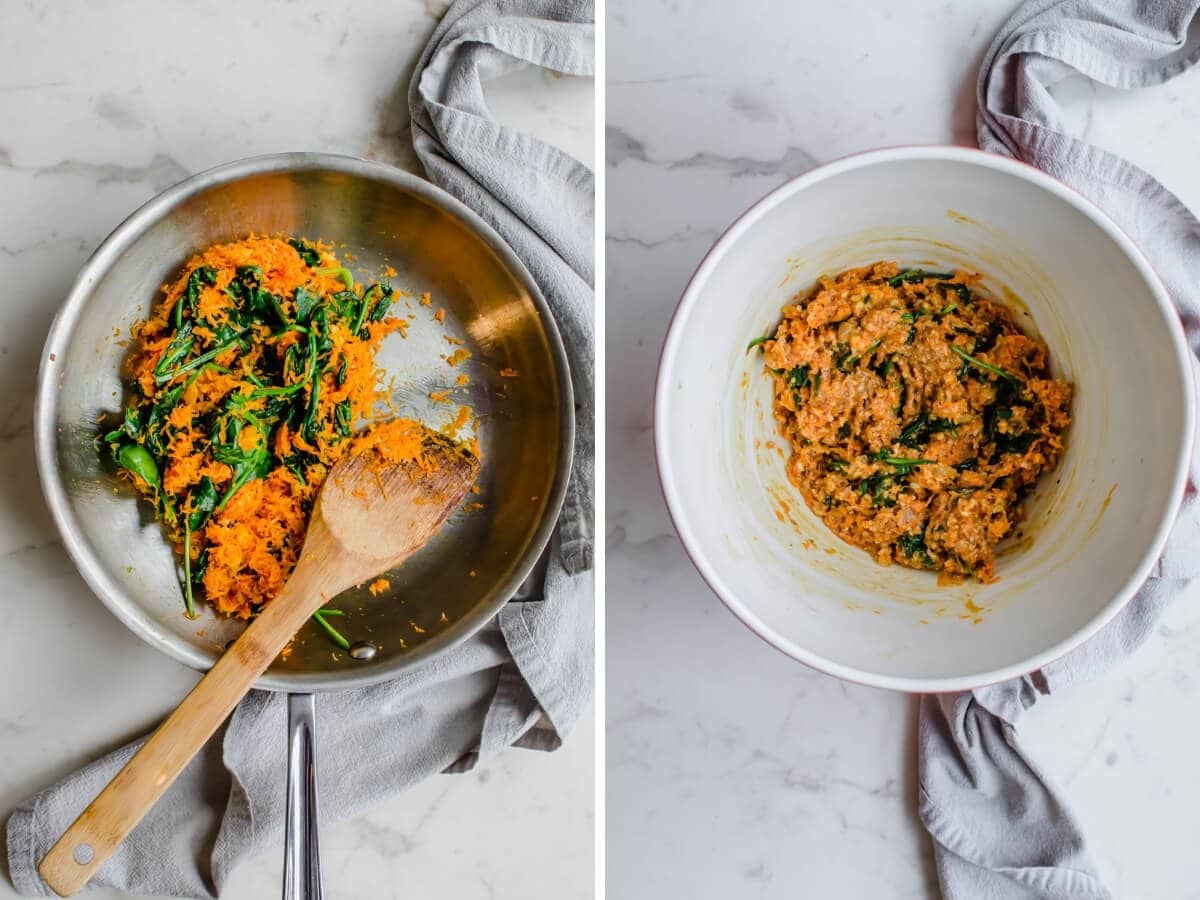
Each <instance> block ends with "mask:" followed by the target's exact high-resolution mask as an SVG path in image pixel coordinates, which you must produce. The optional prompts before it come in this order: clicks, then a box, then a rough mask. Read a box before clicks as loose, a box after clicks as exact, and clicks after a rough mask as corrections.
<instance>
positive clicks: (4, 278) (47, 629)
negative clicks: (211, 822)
mask: <svg viewBox="0 0 1200 900" xmlns="http://www.w3.org/2000/svg"><path fill="white" fill-rule="evenodd" d="M444 6H445V3H443V2H439V0H424V2H421V0H390V2H381V0H372V2H365V3H357V4H354V5H353V7H352V8H346V9H338V8H336V7H334V6H331V5H329V4H322V3H314V2H309V0H301V2H298V3H291V4H271V5H270V6H268V5H266V4H246V3H237V2H231V0H219V2H211V3H204V4H196V5H191V6H189V5H174V6H172V7H171V10H170V13H169V14H167V13H166V12H165V11H164V8H163V7H162V6H161V5H160V4H156V3H152V2H148V0H142V2H120V3H113V4H70V5H54V4H35V3H28V4H23V5H21V6H18V5H16V4H13V5H11V6H10V7H7V8H6V11H5V21H4V25H3V28H0V122H3V123H4V126H3V127H0V283H3V284H5V285H7V286H8V287H7V289H6V291H5V295H4V298H3V302H0V383H2V384H3V385H4V390H3V392H0V593H2V594H3V596H4V603H3V604H2V605H0V660H3V662H2V663H0V673H3V677H4V680H5V683H6V684H7V685H8V686H9V688H8V690H5V691H3V692H0V758H2V759H3V760H4V766H3V767H2V768H0V813H2V814H3V816H4V817H5V818H6V817H7V814H8V812H9V810H11V809H12V807H13V806H15V805H16V804H17V803H18V802H19V801H21V800H22V799H24V798H25V797H27V796H29V795H30V794H32V793H34V792H36V791H37V790H39V789H40V788H42V787H43V786H45V785H47V784H49V783H50V782H52V781H54V780H56V779H58V778H60V777H61V776H63V775H65V774H67V773H68V772H69V771H71V770H72V769H74V768H75V767H76V766H78V765H79V764H81V763H83V762H85V761H86V760H88V759H90V758H92V757H93V756H95V755H97V754H99V753H101V752H104V751H107V750H109V749H111V748H113V747H115V746H118V745H120V744H122V743H124V742H126V741H127V740H129V739H131V738H132V737H134V736H136V735H138V734H141V733H143V732H145V731H147V730H148V729H149V728H150V727H152V726H153V725H154V724H155V723H157V722H158V721H159V720H160V719H161V718H162V716H163V715H164V714H165V713H166V712H167V711H168V710H169V709H170V708H171V707H172V706H173V705H174V704H175V703H176V702H177V701H178V700H179V698H181V697H182V696H183V695H184V694H185V693H186V691H187V690H188V688H189V687H190V686H191V685H192V684H193V683H194V681H195V679H196V675H195V673H193V672H191V671H189V670H187V669H185V668H183V667H182V666H180V665H178V664H176V663H174V662H172V661H171V660H169V659H167V658H166V657H164V656H161V655H159V654H157V653H156V652H154V651H153V650H152V649H151V648H150V647H149V646H147V645H145V644H143V643H142V642H141V641H140V640H139V639H137V638H136V637H134V636H133V635H132V634H131V633H130V632H128V631H126V630H125V629H124V628H123V627H122V626H121V624H120V623H119V622H118V621H117V620H116V619H115V618H114V617H113V616H112V615H110V614H109V613H108V611H107V610H105V609H104V607H103V606H102V605H101V604H100V602H99V601H98V600H96V599H95V598H94V597H93V596H92V594H91V593H90V592H89V590H88V589H87V587H86V586H85V585H84V583H83V581H82V580H81V579H80V577H79V576H78V575H77V574H76V572H75V569H74V567H73V566H72V564H71V562H70V560H69V559H68V558H67V555H66V553H65V552H64V550H63V548H62V546H61V544H60V542H59V540H58V535H57V532H56V531H55V528H54V526H53V524H52V523H51V521H50V519H49V516H48V514H47V512H46V509H45V506H44V504H43V502H42V498H41V493H40V490H39V487H38V483H37V478H36V476H35V475H34V474H33V472H34V462H33V436H32V432H31V416H32V409H31V397H32V391H33V385H34V377H35V373H36V370H37V363H38V358H39V354H40V352H41V347H42V343H43V341H44V340H45V336H46V330H47V328H48V327H49V324H50V320H51V317H52V316H53V314H54V311H55V310H56V309H57V307H58V305H59V303H60V302H61V301H62V299H63V297H64V296H65V294H66V290H67V288H68V286H69V285H70V283H71V281H72V279H73V278H74V276H75V273H76V271H77V270H78V269H79V266H80V265H81V264H82V263H83V261H84V259H86V257H87V255H88V254H89V253H90V252H91V251H92V249H93V248H94V247H95V246H96V245H97V244H98V243H99V242H100V240H101V239H102V238H103V237H104V236H105V235H106V234H107V233H108V232H109V231H110V230H111V229H112V228H113V227H114V226H116V224H117V223H118V222H120V221H121V219H123V218H124V217H125V216H126V215H127V214H128V213H130V212H131V211H132V210H133V209H135V208H136V207H137V206H139V205H140V204H141V203H142V202H144V201H145V200H147V199H149V198H150V197H151V196H153V195H154V194H155V193H157V192H158V191H160V190H161V189H163V188H165V187H167V186H168V185H170V184H172V183H174V182H176V181H178V180H180V179H181V178H183V177H185V176H187V175H189V174H191V173H194V172H197V171H199V170H201V169H205V168H207V167H209V166H212V165H215V164H217V163H221V162H226V161H229V160H232V159H236V158H238V157H243V156H249V155H252V154H259V153H268V152H276V151H283V150H324V151H331V152H341V153H349V154H354V155H359V156H367V157H371V158H376V159H382V160H386V161H391V162H394V163H397V164H399V165H401V166H404V167H407V168H416V167H417V166H416V162H415V158H414V157H413V154H412V151H411V145H410V136H409V132H408V112H407V103H406V97H407V85H408V81H409V77H410V75H411V71H412V67H413V65H414V63H415V61H416V58H417V55H418V53H419V52H420V50H421V48H422V47H423V45H424V42H425V40H426V38H427V37H428V35H429V34H430V33H431V31H432V30H433V27H434V24H435V21H436V16H437V15H438V14H439V13H440V12H441V10H442V9H443V8H444ZM488 98H489V101H490V102H491V104H492V106H493V109H494V110H495V113H496V115H497V116H498V117H499V118H500V119H501V120H502V121H504V122H506V123H507V124H511V125H513V126H515V127H519V128H523V129H526V130H529V131H533V132H534V133H535V134H537V135H538V136H540V137H542V138H544V139H546V140H549V141H551V142H553V143H556V144H558V145H559V146H561V147H563V148H564V149H565V150H567V151H568V152H571V153H573V154H574V155H576V156H577V157H579V158H581V159H583V160H585V161H587V162H589V163H590V162H591V157H592V148H593V125H592V110H593V106H592V85H591V82H590V80H584V79H571V78H556V77H551V76H548V75H545V74H544V73H541V72H536V71H526V72H522V73H516V74H513V75H510V76H506V77H505V78H503V79H501V80H500V81H498V82H496V83H495V84H493V85H491V86H490V87H489V89H488ZM279 738H280V777H281V778H282V777H283V773H284V766H285V757H284V735H282V734H281V735H279ZM593 741H594V731H593V728H592V725H591V721H590V717H588V716H585V718H584V720H583V722H581V724H580V725H579V727H578V729H577V730H576V732H575V733H574V734H573V735H572V737H571V739H570V740H569V741H568V742H567V744H566V746H565V747H563V749H562V750H560V751H558V752H557V753H553V754H541V753H533V752H529V751H511V752H509V753H507V754H504V755H502V756H501V757H500V758H498V759H497V760H495V761H494V762H492V763H490V764H488V765H485V766H482V767H480V768H479V769H478V770H476V771H475V772H473V773H471V774H469V775H465V776H444V777H440V778H435V779H433V780H431V781H429V782H427V783H425V784H423V785H421V786H419V787H417V788H416V789H414V790H412V791H409V792H407V793H405V794H403V795H401V796H400V797H397V798H395V799H393V800H390V801H388V802H385V803H382V804H380V805H379V806H378V807H376V808H375V809H373V810H372V811H371V812H369V813H368V814H367V815H364V816H362V817H360V818H358V819H355V820H353V821H350V822H347V823H344V824H341V825H337V826H331V827H326V828H325V829H323V833H322V847H321V849H322V854H323V862H324V871H325V874H326V882H325V889H326V896H328V897H329V898H331V900H339V898H342V900H352V898H353V900H357V898H367V897H370V898H380V897H412V896H416V895H436V896H444V897H455V898H462V900H471V898H479V900H486V898H496V897H500V898H505V897H520V898H531V900H539V898H544V900H551V898H553V900H562V898H585V897H591V896H592V884H593V822H594V810H593V791H594V788H593V785H594V780H593V756H594V753H593V749H594V748H593ZM318 750H319V748H318ZM280 839H281V840H282V835H281V836H280ZM281 865H282V852H281V851H275V850H272V851H269V852H267V853H264V854H262V855H260V856H258V857H256V858H255V859H253V860H252V861H250V862H248V863H247V864H246V865H244V866H243V867H242V868H240V869H239V870H237V872H236V873H235V875H234V876H233V879H232V883H231V885H230V887H229V889H228V891H227V892H226V894H225V896H226V897H229V898H231V900H238V898H251V897H254V898H260V897H264V896H277V895H278V891H279V873H280V870H281ZM0 868H3V867H0ZM13 896H15V894H14V892H13V890H12V887H11V885H10V884H9V883H8V881H7V879H4V878H0V898H8V897H13ZM89 896H95V897H98V898H110V897H115V896H117V895H115V894H113V893H111V892H104V891H102V892H98V893H94V894H90V895H89Z"/></svg>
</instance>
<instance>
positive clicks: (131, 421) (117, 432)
mask: <svg viewBox="0 0 1200 900" xmlns="http://www.w3.org/2000/svg"><path fill="white" fill-rule="evenodd" d="M141 433H142V411H141V409H139V408H138V407H136V406H127V407H126V408H125V417H124V419H122V420H121V424H120V425H118V426H117V427H116V428H114V429H113V430H112V431H110V432H109V433H108V434H106V435H104V438H103V441H104V443H106V444H115V443H116V442H117V441H119V440H121V438H122V437H127V438H129V439H130V440H133V439H135V438H137V437H138V435H140V434H141Z"/></svg>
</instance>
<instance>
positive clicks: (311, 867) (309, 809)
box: [283, 694, 321, 900]
mask: <svg viewBox="0 0 1200 900" xmlns="http://www.w3.org/2000/svg"><path fill="white" fill-rule="evenodd" d="M316 763H317V758H316V704H315V703H314V702H313V695H312V694H288V773H287V821H286V823H285V825H284V839H283V841H284V843H283V900H321V860H320V855H319V853H318V846H317V766H316Z"/></svg>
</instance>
